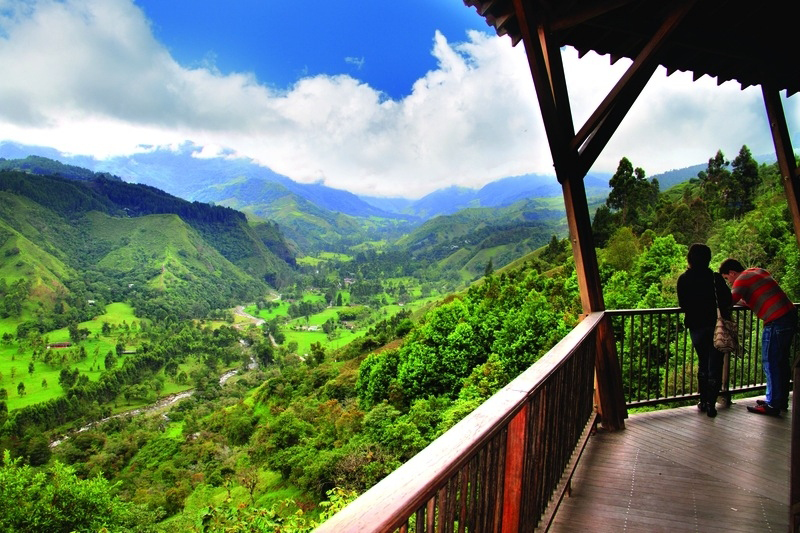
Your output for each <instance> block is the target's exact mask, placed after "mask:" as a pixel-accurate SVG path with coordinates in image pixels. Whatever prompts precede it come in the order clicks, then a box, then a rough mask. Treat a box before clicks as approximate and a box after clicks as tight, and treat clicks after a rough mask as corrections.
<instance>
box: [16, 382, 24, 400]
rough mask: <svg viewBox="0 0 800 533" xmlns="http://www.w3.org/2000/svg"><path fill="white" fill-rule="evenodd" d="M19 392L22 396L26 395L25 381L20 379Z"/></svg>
mask: <svg viewBox="0 0 800 533" xmlns="http://www.w3.org/2000/svg"><path fill="white" fill-rule="evenodd" d="M17 394H19V395H20V396H25V383H23V382H22V381H20V382H19V385H17Z"/></svg>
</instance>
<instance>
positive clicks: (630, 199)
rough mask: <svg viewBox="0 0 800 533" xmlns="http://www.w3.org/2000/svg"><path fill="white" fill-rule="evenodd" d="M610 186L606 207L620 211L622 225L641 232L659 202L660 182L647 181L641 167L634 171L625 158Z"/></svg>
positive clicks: (620, 163) (621, 161)
mask: <svg viewBox="0 0 800 533" xmlns="http://www.w3.org/2000/svg"><path fill="white" fill-rule="evenodd" d="M609 185H611V192H610V193H609V194H608V198H607V199H606V205H607V206H608V207H609V208H611V209H615V210H617V211H619V213H620V225H622V226H633V227H634V229H637V230H639V231H641V229H643V227H642V226H644V225H645V224H644V223H645V222H646V220H645V218H646V215H648V214H649V213H650V212H651V211H652V210H653V209H654V207H655V205H656V202H657V201H658V192H659V190H658V189H659V188H658V180H655V179H653V180H650V181H647V178H646V177H645V172H644V170H643V169H641V168H640V167H636V169H634V168H633V165H632V164H631V162H630V161H629V160H628V158H627V157H623V158H622V159H621V160H620V162H619V166H618V167H617V171H616V172H615V173H614V175H613V176H612V177H611V180H610V181H609ZM640 228H641V229H640Z"/></svg>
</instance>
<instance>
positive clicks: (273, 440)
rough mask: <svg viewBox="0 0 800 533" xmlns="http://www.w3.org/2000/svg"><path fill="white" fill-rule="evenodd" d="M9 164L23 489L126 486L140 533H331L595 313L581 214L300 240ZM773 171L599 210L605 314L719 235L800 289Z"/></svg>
mask: <svg viewBox="0 0 800 533" xmlns="http://www.w3.org/2000/svg"><path fill="white" fill-rule="evenodd" d="M743 150H744V149H743ZM0 163H3V165H0V167H3V166H4V169H0V274H1V275H2V276H1V277H0V338H1V339H2V344H0V395H2V397H0V427H1V428H2V431H0V448H2V449H4V450H6V453H7V458H6V459H4V463H3V466H2V467H0V480H2V479H12V478H23V477H25V476H28V475H31V476H32V475H33V474H32V473H31V472H42V473H46V474H47V475H48V476H50V477H51V478H54V479H55V478H58V479H68V480H69V481H68V483H65V484H63V485H62V486H70V487H74V488H75V490H84V489H86V491H87V492H86V493H85V494H84V496H81V497H82V498H85V499H84V500H81V501H82V502H83V503H82V504H80V505H77V504H76V509H81V508H82V507H81V506H91V505H93V502H95V501H96V500H97V496H96V494H99V493H102V494H106V495H107V496H108V498H110V499H111V501H113V505H114V507H115V509H119V510H120V512H121V513H122V514H120V515H114V520H116V521H117V522H116V523H117V524H128V526H126V527H130V524H131V522H130V520H131V517H135V523H136V527H135V528H133V529H130V530H136V531H174V530H181V531H201V530H202V531H225V530H230V529H231V528H237V527H240V526H242V527H243V524H255V523H259V524H262V526H263V527H262V526H259V527H262V528H261V529H257V530H258V531H284V532H287V533H288V532H299V531H309V530H311V529H312V528H313V526H314V524H316V523H318V521H319V520H321V519H324V517H325V516H326V513H329V512H333V511H335V509H337V508H339V507H341V506H342V505H345V504H346V503H347V501H349V500H350V499H352V498H353V497H355V495H356V494H358V493H361V492H363V491H365V490H366V489H368V488H369V487H370V486H372V485H373V484H374V483H375V482H377V481H378V480H380V479H382V478H383V477H384V476H386V475H387V474H389V473H390V472H391V471H393V470H394V469H395V468H396V467H397V466H398V465H399V464H402V462H404V461H406V460H408V459H409V458H411V457H412V456H413V455H414V454H415V453H417V452H418V451H419V450H421V449H422V448H424V447H425V446H426V445H427V443H429V442H431V441H432V440H433V439H435V438H436V437H437V436H438V435H441V434H442V433H443V432H445V431H446V430H447V429H448V428H450V427H452V426H453V425H454V424H455V423H457V422H458V421H459V420H460V419H461V418H462V417H463V416H464V415H466V414H467V413H469V412H471V411H472V410H473V409H474V408H475V407H476V406H478V405H480V404H481V403H482V402H483V401H484V400H485V399H486V398H488V397H489V396H491V395H492V394H493V393H494V392H495V391H497V390H498V389H499V388H501V387H502V386H503V385H504V384H505V383H507V382H508V381H509V380H510V379H512V378H513V377H514V376H516V375H517V374H519V373H520V372H521V371H523V370H524V369H525V368H527V367H528V366H530V365H531V364H533V363H534V362H535V361H536V360H537V359H538V358H539V357H540V356H541V355H542V354H544V353H546V351H547V350H548V349H549V347H550V346H552V345H553V344H554V343H556V342H557V341H558V340H559V339H560V338H561V337H562V336H563V335H564V334H565V333H566V332H567V331H569V330H570V328H572V327H573V326H574V325H575V324H576V323H577V321H579V320H580V316H581V312H582V311H581V305H580V299H579V296H578V289H577V282H576V276H575V272H574V263H573V260H572V254H571V250H570V246H569V243H568V241H567V240H566V239H565V238H564V235H565V234H566V229H565V226H564V220H563V213H562V211H560V210H559V206H558V203H557V201H560V199H555V198H551V197H529V198H513V200H512V201H510V203H508V204H507V205H498V206H494V207H474V206H473V207H467V208H465V209H454V210H453V211H452V212H448V213H444V212H442V213H440V214H438V215H436V216H433V217H431V218H428V219H424V220H423V219H422V218H417V219H416V220H411V219H410V218H408V216H410V215H408V216H406V218H402V217H401V218H396V217H394V216H388V215H386V213H383V214H382V215H381V216H378V215H376V213H374V212H372V213H370V214H369V215H368V216H365V217H359V216H355V215H344V214H342V213H338V214H336V215H335V216H333V217H331V216H329V215H330V213H327V214H325V216H324V217H318V218H314V217H310V218H307V217H306V213H305V212H303V211H302V209H300V210H297V209H299V208H300V207H302V206H303V205H307V204H304V203H303V202H295V203H292V204H291V205H292V206H293V207H292V210H294V214H293V216H294V218H295V219H297V220H296V223H295V225H294V226H292V227H293V228H294V230H292V231H295V232H296V233H294V235H296V236H299V237H297V238H294V237H292V236H291V235H293V233H292V231H288V230H287V231H286V233H284V225H283V222H280V223H279V222H275V220H273V219H265V218H262V217H260V216H258V215H257V214H256V213H255V210H251V211H250V212H243V211H238V210H235V209H233V208H231V207H226V206H222V205H211V204H205V203H200V202H196V201H189V200H184V199H181V198H179V197H176V196H172V195H170V194H169V193H166V192H164V191H162V190H159V189H155V188H154V187H152V186H149V185H142V184H132V183H126V182H124V181H122V180H121V179H119V178H116V177H115V176H113V175H107V174H95V173H93V172H92V171H87V170H85V169H83V170H80V169H74V168H67V167H66V166H65V165H63V164H61V163H57V162H54V161H42V160H41V159H36V160H34V161H30V160H18V161H8V160H5V161H0ZM628 164H629V163H628ZM25 165H28V166H27V167H26V166H25ZM752 167H753V168H757V169H758V171H757V175H754V176H751V178H750V179H751V181H752V183H756V180H758V186H757V187H756V186H755V185H754V186H753V187H752V188H751V189H750V190H749V191H747V194H748V195H749V196H747V197H746V202H744V201H742V202H738V203H736V204H730V205H729V204H725V203H723V202H720V201H719V200H718V199H717V197H716V196H713V195H709V194H708V193H707V192H706V190H705V189H704V185H703V183H704V182H703V181H702V180H701V179H695V180H693V181H688V182H682V183H679V184H678V185H675V186H673V187H671V188H670V189H669V190H668V191H664V192H660V191H659V189H658V183H657V182H656V181H655V180H641V182H640V183H639V182H633V185H631V187H632V188H633V187H640V188H642V190H643V191H644V193H639V192H637V191H627V192H628V193H630V194H631V198H632V199H633V200H632V201H633V202H634V203H632V204H629V205H628V206H627V210H626V211H624V212H623V211H622V210H620V209H617V208H614V207H613V206H611V205H610V204H609V202H608V200H606V199H604V198H603V197H601V196H598V197H597V198H596V199H595V200H594V201H593V203H592V206H593V207H592V208H593V209H597V215H596V216H595V220H594V222H593V228H594V232H595V235H596V238H597V239H598V258H599V260H600V262H601V272H602V276H603V279H604V283H605V284H606V286H605V287H604V293H605V298H606V304H607V305H608V307H609V308H618V309H625V308H642V307H670V306H674V305H675V295H674V283H675V279H676V278H677V275H678V274H679V273H680V272H681V271H682V270H683V269H684V268H685V255H686V246H687V245H688V244H689V243H691V242H695V241H698V240H703V241H707V242H709V243H710V245H711V246H712V248H713V249H714V250H715V252H716V253H717V254H719V255H725V256H727V255H734V254H735V255H739V256H741V257H745V256H746V257H747V258H748V259H747V260H748V261H750V262H757V263H759V264H764V265H765V266H767V267H769V269H770V270H771V271H772V272H774V273H776V275H777V276H779V277H781V279H782V282H783V283H784V284H785V286H786V287H787V288H788V289H789V290H790V291H793V294H797V293H798V292H800V281H798V279H797V276H796V275H794V274H793V273H795V272H796V271H797V268H796V267H797V263H798V261H800V256H798V255H797V253H796V251H795V252H792V250H793V248H792V246H795V247H796V245H794V242H793V239H792V236H791V232H790V231H789V230H788V229H787V224H786V217H785V216H784V211H785V209H786V207H785V204H784V205H781V204H780V203H779V202H777V201H776V199H775V198H776V195H775V191H776V190H779V188H778V187H777V186H776V184H777V183H779V179H780V175H779V173H778V172H777V169H776V168H775V167H774V166H768V165H762V166H761V167H755V166H754V165H752ZM626 168H627V165H623V164H622V163H621V165H620V170H619V171H618V173H619V174H621V175H622V174H624V173H625V170H626ZM748 168H750V166H748ZM723 178H724V176H723ZM723 178H719V180H718V183H723V184H724V183H725V182H724V180H723ZM298 190H300V189H298ZM314 192H315V194H322V192H321V189H320V188H319V187H317V188H316V189H314ZM617 192H618V193H620V194H621V192H620V191H619V190H618V191H617ZM511 196H514V195H511ZM615 198H616V196H615ZM285 199H286V198H285V197H284V196H282V197H281V198H280V199H279V200H277V201H278V203H280V202H284V201H285ZM351 200H352V199H351ZM245 201H246V199H242V200H240V201H237V202H245ZM756 202H758V203H759V205H761V206H762V209H761V210H760V211H759V218H758V219H755V216H754V215H753V214H752V213H751V211H750V210H749V208H747V207H743V206H747V205H753V204H754V203H756ZM231 205H233V204H231ZM237 205H239V204H237ZM352 205H355V204H351V207H352ZM420 205H422V204H420ZM428 205H432V204H428ZM437 205H439V207H438V208H441V209H442V210H443V211H447V209H444V208H443V207H442V206H441V204H437ZM454 205H455V204H454ZM763 206H768V208H767V207H763ZM387 208H388V207H387ZM401 208H402V209H409V206H408V205H407V204H406V205H404V206H402V207H401ZM324 209H325V208H323V207H321V206H320V205H316V206H315V207H314V208H313V210H312V211H313V213H316V214H322V213H323V212H324V211H323V210H324ZM288 212H289V211H288V210H287V211H285V212H284V213H288ZM623 213H624V216H623ZM689 213H692V216H690V215H689ZM323 221H324V223H323ZM317 223H323V225H325V227H324V228H322V229H320V227H318V226H317V225H316V224H317ZM745 235H749V236H754V237H752V238H747V239H745V238H743V237H742V236H745ZM300 237H302V238H300ZM748 242H750V243H759V246H753V245H752V244H751V245H749V246H745V245H746V244H747V243H748ZM220 376H228V379H225V380H220ZM190 392H191V394H189V393H190ZM173 398H180V400H179V401H177V402H175V403H171V404H170V405H165V406H162V405H160V403H159V402H162V401H165V399H170V400H172V399H173ZM155 405H159V407H158V408H156V409H155V410H154V411H152V412H151V414H141V411H139V410H142V411H149V409H150V408H149V407H148V406H155ZM124 413H128V414H131V415H134V413H140V414H139V415H138V416H136V415H134V416H118V415H123V414H124ZM99 421H102V422H99ZM98 422H99V423H98ZM78 430H81V431H78ZM64 435H69V438H68V439H66V440H63V441H62V442H60V444H58V445H57V446H51V444H52V443H53V441H55V440H61V439H62V436H64ZM28 469H31V470H28ZM4 476H5V477H4ZM59 476H61V477H59ZM26 479H27V478H26ZM15 486H16V485H15ZM98 487H99V489H98ZM31 505H43V506H44V507H43V508H46V502H42V501H39V500H36V501H34V502H32V504H31ZM12 515H13V516H15V517H17V518H18V519H19V520H23V521H24V519H25V517H24V516H23V515H21V514H20V515H18V514H15V513H9V515H8V516H12ZM82 516H83V517H84V518H87V519H92V517H94V516H96V514H92V513H84V514H83V515H82ZM17 518H15V519H17ZM75 520H78V518H75ZM200 522H202V523H203V524H205V525H204V526H203V527H202V528H201V527H199V526H198V525H197V524H198V523H200ZM75 523H77V522H75ZM71 527H73V529H75V528H77V526H75V525H74V524H73V525H72V526H71ZM81 527H82V526H81ZM120 527H122V526H120ZM123 529H124V528H123Z"/></svg>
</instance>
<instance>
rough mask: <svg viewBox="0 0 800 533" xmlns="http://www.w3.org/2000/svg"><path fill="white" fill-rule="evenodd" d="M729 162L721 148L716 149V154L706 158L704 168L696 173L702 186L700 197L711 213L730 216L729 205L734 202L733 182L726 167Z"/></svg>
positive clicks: (724, 216) (718, 215) (725, 216)
mask: <svg viewBox="0 0 800 533" xmlns="http://www.w3.org/2000/svg"><path fill="white" fill-rule="evenodd" d="M728 166H730V162H728V161H726V160H725V154H723V153H722V150H717V153H716V155H714V157H712V158H711V159H709V160H708V167H706V170H704V171H702V170H701V171H700V172H698V173H697V177H698V178H699V179H700V185H701V187H702V194H701V196H702V198H703V200H704V201H705V202H706V204H707V205H708V207H709V211H710V212H711V214H712V215H714V216H717V217H723V218H730V217H731V215H732V212H731V210H730V209H729V206H730V205H731V204H732V203H733V202H734V196H735V193H734V191H733V188H734V184H733V180H732V179H731V172H730V171H729V170H728V169H727V167H728Z"/></svg>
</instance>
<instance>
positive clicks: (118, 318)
mask: <svg viewBox="0 0 800 533" xmlns="http://www.w3.org/2000/svg"><path fill="white" fill-rule="evenodd" d="M104 311H105V312H104V313H103V314H101V315H98V316H97V317H95V318H94V319H93V320H89V321H86V322H81V323H80V324H79V325H78V327H79V328H81V329H87V330H89V332H90V335H89V336H88V338H86V339H84V340H83V341H81V342H80V343H79V344H77V345H73V346H71V347H68V348H51V350H52V357H53V358H54V359H55V360H56V362H55V363H52V364H49V365H48V364H45V363H44V362H43V361H41V360H38V361H33V359H32V355H33V354H32V350H29V349H23V348H21V347H20V345H19V343H18V342H17V341H16V340H14V341H12V342H11V343H10V344H5V343H4V344H1V345H0V374H2V378H0V388H4V389H6V391H7V393H8V399H7V401H6V402H7V406H8V410H9V411H12V410H14V409H20V408H22V407H26V406H28V405H33V404H37V403H40V402H46V401H47V400H50V399H53V398H58V397H59V396H61V395H62V394H63V393H64V391H63V389H62V388H61V386H60V385H59V384H58V378H59V375H60V373H61V369H62V368H70V369H73V368H77V369H78V371H79V372H80V373H81V374H85V375H86V376H88V378H89V379H90V380H91V381H96V380H97V379H98V378H99V377H100V375H101V374H102V372H103V371H105V357H106V354H107V353H108V352H109V351H110V352H114V351H115V349H116V344H117V338H118V336H119V335H120V334H121V333H123V332H125V333H127V331H120V327H122V326H123V324H124V323H127V324H128V326H130V325H132V324H133V323H134V322H140V321H139V319H138V318H137V317H136V315H135V314H134V313H133V308H132V307H131V306H130V305H128V304H125V303H112V304H108V305H107V306H106V307H105V309H104ZM104 322H107V323H108V324H109V325H110V326H111V327H112V331H111V335H110V336H103V335H102V334H101V332H102V327H103V323H104ZM18 323H19V319H17V320H8V319H3V320H0V331H7V332H9V333H12V334H14V335H15V336H16V327H17V324H18ZM43 337H44V339H45V340H46V341H47V342H48V343H53V342H63V341H69V340H70V339H69V331H68V330H67V328H61V329H57V330H53V331H50V332H48V333H47V334H46V335H44V336H43ZM81 347H82V348H83V349H84V350H85V352H86V357H85V358H84V359H82V360H80V361H77V362H71V363H69V362H65V363H63V364H60V363H58V362H57V361H58V358H59V356H61V355H64V356H65V357H67V358H68V357H69V355H68V354H75V352H76V351H77V350H80V348H81ZM126 348H131V349H133V348H135V346H126ZM75 357H77V356H74V357H72V358H73V360H74V359H75ZM124 358H125V356H124V355H123V356H121V357H118V358H117V365H120V364H122V361H123V360H124ZM32 361H33V373H30V372H29V365H30V363H31V362H32ZM12 374H13V377H12ZM20 383H22V384H23V385H24V386H25V393H24V394H23V395H21V396H20V394H19V392H18V387H19V384H20ZM166 385H167V383H166V382H165V391H164V393H166Z"/></svg>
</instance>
